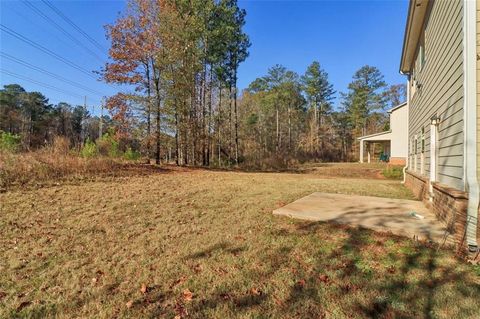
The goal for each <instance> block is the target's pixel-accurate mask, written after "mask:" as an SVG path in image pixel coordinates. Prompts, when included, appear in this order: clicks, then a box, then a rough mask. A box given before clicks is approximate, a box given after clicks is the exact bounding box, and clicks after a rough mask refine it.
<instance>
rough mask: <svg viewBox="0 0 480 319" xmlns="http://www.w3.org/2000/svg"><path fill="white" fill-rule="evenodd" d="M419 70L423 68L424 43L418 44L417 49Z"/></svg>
mask: <svg viewBox="0 0 480 319" xmlns="http://www.w3.org/2000/svg"><path fill="white" fill-rule="evenodd" d="M418 55H419V60H420V61H419V63H420V70H423V67H424V65H425V44H423V43H422V44H420V49H419V50H418Z"/></svg>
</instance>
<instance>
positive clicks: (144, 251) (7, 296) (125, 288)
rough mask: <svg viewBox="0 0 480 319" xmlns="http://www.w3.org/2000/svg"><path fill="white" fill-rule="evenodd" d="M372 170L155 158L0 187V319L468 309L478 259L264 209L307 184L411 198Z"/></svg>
mask: <svg viewBox="0 0 480 319" xmlns="http://www.w3.org/2000/svg"><path fill="white" fill-rule="evenodd" d="M375 169H376V170H375ZM375 169H373V168H372V166H367V165H360V164H350V165H346V164H342V165H323V166H309V167H307V169H306V170H305V171H303V172H301V173H242V172H225V171H208V170H201V169H182V168H173V167H167V168H165V169H163V170H158V172H149V173H148V174H140V173H139V172H137V173H135V174H130V175H126V176H121V177H116V178H113V177H105V178H99V179H97V180H93V181H83V182H75V183H76V184H75V183H74V182H69V183H64V184H62V185H56V186H49V187H44V188H40V189H31V190H20V189H17V190H11V191H9V192H6V193H3V194H0V205H1V206H0V210H1V212H0V234H2V236H1V237H0V318H9V317H56V318H86V317H95V318H140V317H146V318H159V317H160V318H324V317H325V318H361V317H381V318H393V317H400V318H406V317H425V318H474V317H476V316H478V313H479V309H480V298H479V296H480V269H479V268H475V267H474V266H471V265H469V264H466V263H464V262H462V261H461V260H458V259H456V258H455V256H454V255H453V254H452V253H451V252H449V251H440V252H437V251H436V250H435V249H431V248H428V247H425V246H422V245H418V244H416V243H414V242H413V241H411V240H409V239H406V238H401V237H395V236H392V235H388V234H380V233H375V232H372V231H368V230H364V229H355V228H349V227H346V226H338V225H332V224H323V223H314V222H305V221H296V220H291V219H288V218H285V217H279V216H273V215H272V210H273V209H275V208H277V207H279V206H282V205H284V204H286V203H288V202H290V201H293V200H295V199H298V198H299V197H302V196H305V195H307V194H310V193H312V192H314V191H321V192H334V193H345V194H360V195H373V196H384V197H395V198H410V197H411V194H410V193H409V192H408V191H407V190H406V189H405V188H403V186H402V185H400V183H399V182H398V181H392V180H387V179H383V178H382V177H381V174H380V173H379V172H381V169H382V168H381V167H378V168H375ZM349 172H350V173H349ZM362 172H363V173H362ZM336 176H341V178H335V177H336ZM477 267H478V266H477ZM477 318H478V317H477Z"/></svg>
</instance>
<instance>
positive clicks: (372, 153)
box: [358, 131, 392, 163]
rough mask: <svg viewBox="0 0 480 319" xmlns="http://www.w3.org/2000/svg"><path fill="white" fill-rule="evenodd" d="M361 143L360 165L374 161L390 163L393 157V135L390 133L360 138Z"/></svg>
mask: <svg viewBox="0 0 480 319" xmlns="http://www.w3.org/2000/svg"><path fill="white" fill-rule="evenodd" d="M358 140H359V142H360V163H364V162H365V158H366V161H367V163H371V162H372V161H383V162H388V161H389V159H390V155H391V140H392V133H391V132H390V131H387V132H381V133H376V134H371V135H365V136H361V137H359V138H358Z"/></svg>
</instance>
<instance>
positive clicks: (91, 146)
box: [80, 139, 98, 158]
mask: <svg viewBox="0 0 480 319" xmlns="http://www.w3.org/2000/svg"><path fill="white" fill-rule="evenodd" d="M97 153H98V151H97V145H95V143H93V142H92V141H90V140H89V139H87V141H86V142H85V145H83V147H82V149H81V150H80V155H81V156H82V157H85V158H92V157H95V156H97Z"/></svg>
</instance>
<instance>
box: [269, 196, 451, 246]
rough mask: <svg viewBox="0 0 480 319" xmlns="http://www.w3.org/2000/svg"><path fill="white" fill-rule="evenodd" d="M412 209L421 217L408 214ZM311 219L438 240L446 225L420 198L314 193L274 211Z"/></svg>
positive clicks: (293, 216) (441, 237)
mask: <svg viewBox="0 0 480 319" xmlns="http://www.w3.org/2000/svg"><path fill="white" fill-rule="evenodd" d="M412 212H415V213H417V214H419V215H421V216H423V217H424V218H423V219H418V218H416V217H413V216H411V213H412ZM273 214H275V215H284V216H289V217H292V218H299V219H305V220H312V221H323V222H336V223H340V224H349V225H352V226H361V227H364V228H369V229H373V230H378V231H384V232H392V233H394V234H397V235H402V236H407V237H413V236H414V235H416V236H418V238H419V239H429V240H432V241H435V242H441V241H442V239H443V235H444V233H445V226H444V225H443V224H442V223H441V222H440V221H438V220H437V219H436V217H435V215H433V214H432V213H430V211H429V210H428V209H427V208H426V207H425V206H424V205H423V203H422V202H420V201H414V200H404V199H391V198H381V197H372V196H357V195H343V194H329V193H313V194H311V195H308V196H306V197H303V198H301V199H299V200H296V201H294V202H293V203H290V204H288V205H286V206H283V207H281V208H278V209H276V210H274V211H273Z"/></svg>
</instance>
